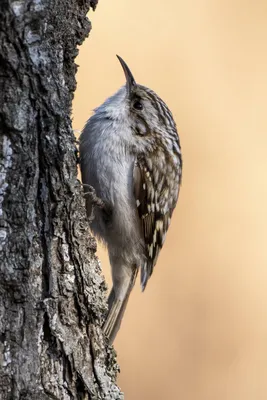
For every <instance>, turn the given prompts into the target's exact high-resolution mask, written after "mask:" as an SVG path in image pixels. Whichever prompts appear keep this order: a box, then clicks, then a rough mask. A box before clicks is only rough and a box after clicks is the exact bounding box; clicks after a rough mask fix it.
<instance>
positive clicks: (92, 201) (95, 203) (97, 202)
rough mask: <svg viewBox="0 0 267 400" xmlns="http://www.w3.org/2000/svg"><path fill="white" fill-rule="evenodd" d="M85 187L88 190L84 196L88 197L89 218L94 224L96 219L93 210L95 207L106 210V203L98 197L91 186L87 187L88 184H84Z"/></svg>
mask: <svg viewBox="0 0 267 400" xmlns="http://www.w3.org/2000/svg"><path fill="white" fill-rule="evenodd" d="M82 185H83V187H85V188H86V192H84V196H85V197H86V208H87V216H88V218H89V222H92V221H93V219H94V215H93V210H94V207H98V208H100V209H102V210H104V209H105V208H106V205H105V203H104V202H103V200H101V199H100V197H98V196H97V194H96V191H95V189H94V188H93V186H91V185H87V184H86V183H83V184H82Z"/></svg>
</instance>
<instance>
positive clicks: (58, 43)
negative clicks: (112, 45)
mask: <svg viewBox="0 0 267 400" xmlns="http://www.w3.org/2000/svg"><path fill="white" fill-rule="evenodd" d="M96 3H97V0H91V1H90V0H17V1H12V0H1V6H0V256H1V264H0V398H1V400H17V399H20V400H22V399H25V400H26V399H27V400H29V399H38V400H48V399H60V400H62V399H74V400H75V399H79V400H81V399H121V398H123V396H122V394H121V392H120V390H119V389H118V387H117V386H116V383H115V379H116V373H117V364H116V361H115V358H114V353H113V350H112V349H111V348H109V347H108V346H107V345H106V342H105V340H104V338H103V335H102V331H101V324H102V321H103V315H104V313H105V311H106V293H105V291H106V288H105V282H104V279H103V277H102V276H101V270H100V266H99V262H98V260H97V258H96V256H95V250H96V243H95V241H94V239H93V238H92V237H91V236H90V233H89V230H88V221H87V219H86V215H85V208H84V198H83V194H82V189H81V185H80V183H79V181H78V180H77V154H76V147H75V140H74V135H73V132H72V127H71V118H70V112H71V101H72V98H73V92H74V90H75V87H76V82H75V72H76V66H75V63H74V59H75V57H76V55H77V45H80V44H81V43H82V41H83V40H84V38H85V37H86V36H87V35H88V33H89V31H90V28H91V25H90V22H89V20H88V19H87V17H86V13H87V12H88V10H89V8H90V7H91V8H93V9H94V8H95V6H96Z"/></svg>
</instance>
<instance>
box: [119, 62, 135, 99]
mask: <svg viewBox="0 0 267 400" xmlns="http://www.w3.org/2000/svg"><path fill="white" fill-rule="evenodd" d="M117 57H118V59H119V62H120V63H121V66H122V69H123V71H124V74H125V78H126V87H127V91H128V94H130V93H131V90H132V88H133V86H135V85H136V82H135V80H134V77H133V74H132V73H131V71H130V68H129V67H128V65H127V64H126V62H125V61H123V59H122V58H121V57H120V56H118V55H117Z"/></svg>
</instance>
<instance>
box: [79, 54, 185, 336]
mask: <svg viewBox="0 0 267 400" xmlns="http://www.w3.org/2000/svg"><path fill="white" fill-rule="evenodd" d="M117 58H118V60H119V62H120V64H121V66H122V69H123V71H124V74H125V78H126V83H125V85H123V86H122V87H121V88H120V89H119V90H118V91H117V92H116V93H115V94H114V95H112V96H111V97H109V98H108V99H107V100H106V101H105V102H104V103H103V104H102V105H100V106H99V107H98V108H96V109H95V110H94V114H93V115H92V116H91V117H90V118H89V120H88V121H87V123H86V124H85V127H84V129H83V130H82V133H81V136H80V147H79V153H80V167H81V176H82V182H83V184H84V185H85V187H88V188H89V192H88V193H89V194H90V195H89V196H86V209H87V215H88V216H89V217H90V216H91V214H92V212H93V214H94V215H93V218H91V220H90V221H91V222H90V224H91V226H90V228H91V230H92V233H93V235H94V236H95V237H96V238H97V239H98V240H100V241H101V242H103V243H104V244H105V245H106V247H107V250H108V253H109V260H110V265H111V272H112V283H113V286H112V289H111V291H110V294H109V297H108V312H107V315H106V318H105V321H104V324H103V332H104V334H105V336H106V338H107V340H108V342H109V343H110V344H112V343H113V341H114V339H115V337H116V335H117V333H118V331H119V329H120V325H121V321H122V318H123V315H124V312H125V309H126V305H127V303H128V299H129V296H130V293H131V291H132V288H133V286H134V284H135V281H136V277H137V274H138V271H139V270H140V281H141V288H142V291H144V290H145V288H146V285H147V282H148V280H149V278H150V277H151V275H152V272H153V270H154V267H155V264H156V262H157V259H158V255H159V252H160V250H161V248H162V246H163V243H164V241H165V237H166V233H167V230H168V228H169V225H170V221H171V217H172V214H173V210H174V208H175V206H176V203H177V200H178V195H179V190H180V186H181V179H182V155H181V146H180V139H179V136H178V132H177V128H176V123H175V121H174V119H173V115H172V113H171V111H170V110H169V108H168V107H167V105H166V103H164V101H163V100H162V99H161V98H160V97H159V96H158V95H157V94H156V93H155V92H154V91H153V90H151V89H149V88H147V87H145V86H142V85H140V84H138V83H137V82H136V81H135V79H134V77H133V74H132V72H131V70H130V69H129V67H128V65H127V64H126V62H125V61H124V60H123V59H122V58H121V57H120V56H118V55H117Z"/></svg>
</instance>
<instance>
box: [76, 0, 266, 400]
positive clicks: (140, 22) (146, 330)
mask: <svg viewBox="0 0 267 400" xmlns="http://www.w3.org/2000/svg"><path fill="white" fill-rule="evenodd" d="M89 17H90V19H91V20H92V22H93V30H92V32H91V35H90V39H89V40H87V41H86V42H85V43H84V45H83V46H82V47H81V49H80V55H79V57H78V59H77V63H78V64H79V65H80V68H79V71H78V88H77V92H76V95H75V100H74V108H73V112H74V128H75V129H81V128H82V127H83V125H84V123H85V121H86V120H87V118H88V117H89V116H90V115H91V110H92V109H93V108H94V107H96V106H98V105H99V104H100V103H102V102H103V101H104V100H105V98H106V97H108V96H109V95H111V94H113V93H114V92H115V91H116V90H117V89H118V88H119V87H120V86H121V85H123V84H124V74H123V71H122V68H121V66H120V64H119V62H118V61H117V59H116V57H115V54H119V55H121V56H122V57H123V58H124V59H125V60H126V62H127V63H128V65H129V66H130V68H131V70H132V72H133V74H134V76H135V78H136V80H137V81H138V82H139V83H142V84H144V85H146V86H148V87H151V88H152V89H154V90H155V91H156V92H157V93H158V94H159V95H160V96H161V97H162V98H163V99H164V100H165V101H166V103H167V104H168V105H169V107H170V109H171V110H172V111H173V114H174V117H175V119H176V122H177V126H178V129H179V133H180V137H181V144H182V150H183V158H184V172H183V185H182V189H181V192H180V199H179V202H178V206H177V208H176V211H175V214H174V218H173V220H172V224H171V228H170V231H169V233H168V235H167V241H166V244H165V247H164V249H163V250H162V253H161V255H160V258H159V261H158V264H157V266H156V269H155V272H154V274H153V277H152V279H151V280H150V281H149V284H148V287H147V289H146V291H145V293H141V291H140V286H139V284H138V285H136V287H135V290H134V293H133V295H132V297H131V299H130V303H129V306H128V309H127V312H126V316H125V318H124V321H123V325H122V328H121V330H120V332H119V335H118V337H117V339H116V342H115V347H116V349H117V352H118V360H119V363H120V366H121V371H122V372H121V374H120V377H119V384H120V385H121V387H122V389H123V390H124V392H125V398H126V400H150V399H153V400H164V399H168V400H178V399H180V400H211V399H212V400H214V399H216V400H241V399H242V400H254V399H255V400H266V399H267V178H266V175H267V156H266V153H267V109H266V108H267V2H266V0H262V1H253V2H252V1H246V0H245V1H244V0H243V1H238V0H234V1H229V0H217V1H213V0H206V1H205V0H203V1H200V0H199V1H197V0H192V1H188V2H185V1H180V0H169V1H166V2H162V1H155V0H146V1H141V0H139V1H137V0H135V1H134V0H128V1H125V0H116V1H112V2H111V1H109V0H100V2H99V5H98V7H97V10H96V12H95V13H91V14H90V15H89ZM99 256H100V259H101V261H102V265H103V270H104V273H105V275H106V276H108V277H109V264H108V258H107V256H106V254H105V253H104V251H103V250H99ZM109 282H110V280H109ZM138 283H139V282H138Z"/></svg>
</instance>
